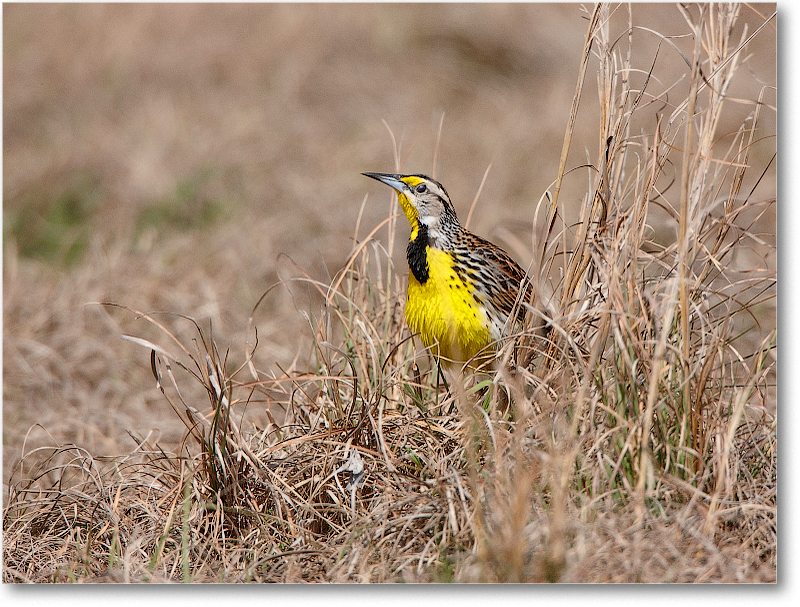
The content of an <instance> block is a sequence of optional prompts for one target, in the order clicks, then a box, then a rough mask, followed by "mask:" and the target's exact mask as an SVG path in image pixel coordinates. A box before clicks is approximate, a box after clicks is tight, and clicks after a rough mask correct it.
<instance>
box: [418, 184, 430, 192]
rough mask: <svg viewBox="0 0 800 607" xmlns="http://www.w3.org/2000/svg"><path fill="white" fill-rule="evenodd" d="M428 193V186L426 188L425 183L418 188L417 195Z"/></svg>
mask: <svg viewBox="0 0 800 607" xmlns="http://www.w3.org/2000/svg"><path fill="white" fill-rule="evenodd" d="M427 191H428V186H426V185H425V184H424V183H421V184H419V185H418V186H417V194H424V193H425V192H427Z"/></svg>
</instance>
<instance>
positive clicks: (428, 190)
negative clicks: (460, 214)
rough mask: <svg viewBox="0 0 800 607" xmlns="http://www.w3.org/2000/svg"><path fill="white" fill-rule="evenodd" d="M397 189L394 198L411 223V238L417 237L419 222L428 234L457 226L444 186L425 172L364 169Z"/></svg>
mask: <svg viewBox="0 0 800 607" xmlns="http://www.w3.org/2000/svg"><path fill="white" fill-rule="evenodd" d="M363 175H366V176H367V177H372V178H373V179H377V180H378V181H380V182H382V183H385V184H386V185H388V186H390V187H392V188H394V189H395V190H397V199H398V200H399V201H400V206H401V207H403V212H404V213H405V214H406V217H407V218H408V223H409V224H411V239H412V240H413V239H414V238H416V235H417V233H418V232H419V228H420V225H424V226H426V228H427V230H428V234H429V236H430V237H431V238H434V239H435V238H436V237H437V236H439V234H440V233H441V232H442V231H443V230H446V229H447V228H453V227H457V226H458V218H457V217H456V212H455V209H454V208H453V204H452V203H451V202H450V196H448V195H447V190H445V189H444V186H443V185H442V184H441V183H439V182H438V181H436V180H435V179H431V178H430V177H428V176H427V175H399V174H396V173H363Z"/></svg>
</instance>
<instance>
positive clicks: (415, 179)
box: [402, 175, 423, 188]
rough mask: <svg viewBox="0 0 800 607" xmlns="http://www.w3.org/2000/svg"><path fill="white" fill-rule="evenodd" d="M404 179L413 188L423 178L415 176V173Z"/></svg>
mask: <svg viewBox="0 0 800 607" xmlns="http://www.w3.org/2000/svg"><path fill="white" fill-rule="evenodd" d="M402 181H403V182H405V183H406V184H408V185H409V186H411V187H412V188H413V187H414V186H417V185H419V184H421V183H422V181H423V180H422V179H420V178H419V177H415V176H414V175H409V176H408V177H403V179H402Z"/></svg>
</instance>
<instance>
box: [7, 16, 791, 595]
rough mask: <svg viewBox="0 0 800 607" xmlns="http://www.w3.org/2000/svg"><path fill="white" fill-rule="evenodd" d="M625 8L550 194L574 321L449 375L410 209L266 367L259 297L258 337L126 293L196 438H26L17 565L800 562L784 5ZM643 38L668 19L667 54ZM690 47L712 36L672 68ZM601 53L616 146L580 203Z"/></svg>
mask: <svg viewBox="0 0 800 607" xmlns="http://www.w3.org/2000/svg"><path fill="white" fill-rule="evenodd" d="M625 10H626V9H625V8H624V7H616V8H614V9H612V8H610V7H609V6H607V5H599V6H598V7H596V8H595V10H594V11H593V12H592V13H591V14H590V15H588V17H589V28H588V32H587V38H586V46H585V49H584V50H585V53H584V63H583V64H582V66H581V72H580V76H579V80H578V87H577V90H576V94H575V101H574V104H573V109H572V116H571V120H570V123H569V125H568V127H567V135H566V137H565V141H564V147H563V153H562V162H561V168H560V170H559V173H558V175H557V178H556V179H555V181H554V185H553V188H552V194H548V195H546V196H543V197H542V201H541V203H540V205H539V207H537V210H536V213H535V218H537V219H538V218H543V219H544V228H545V229H544V230H543V231H540V232H535V233H534V242H533V253H534V257H535V259H536V260H537V261H538V267H539V268H540V270H539V271H538V272H537V276H536V279H537V282H538V283H540V284H537V286H538V287H540V289H539V290H540V293H541V294H542V295H544V294H546V293H553V294H554V295H553V296H552V297H551V298H550V301H549V302H548V305H547V306H545V307H544V308H543V310H545V311H544V312H543V311H542V310H539V309H537V310H533V311H534V312H536V313H537V314H546V316H547V320H548V322H549V325H550V330H549V332H548V333H547V335H546V336H542V335H540V334H537V333H536V332H535V331H534V330H533V329H530V330H528V331H526V332H524V333H523V334H522V335H518V336H514V339H510V340H509V341H508V343H506V344H504V345H503V346H502V347H501V348H500V350H499V352H498V361H499V362H498V365H497V370H496V372H494V373H492V374H490V375H489V376H477V377H471V376H469V375H468V376H467V377H461V376H451V377H450V378H449V385H448V386H447V387H445V386H444V385H440V382H439V381H437V373H436V368H435V366H434V365H432V364H431V361H430V359H429V356H428V354H427V353H426V352H425V351H423V350H421V349H419V348H418V347H415V343H414V341H413V340H412V339H411V337H410V336H409V334H408V330H407V328H406V327H405V325H404V321H403V314H402V307H403V300H404V278H403V274H404V270H402V269H398V268H396V267H395V266H394V265H393V263H392V259H393V249H394V241H393V238H392V235H393V234H394V231H393V222H394V221H395V218H390V219H389V220H388V221H387V223H388V224H389V234H390V238H389V245H388V247H384V246H382V245H381V244H380V242H379V241H378V240H376V238H375V236H376V234H377V233H378V232H379V231H380V230H382V229H383V227H384V224H381V225H379V226H377V227H376V228H375V229H374V230H372V231H371V232H370V233H369V234H368V236H367V237H366V238H360V237H359V229H358V228H357V229H356V241H357V244H356V246H355V247H354V250H353V251H352V254H351V255H350V257H349V259H348V261H347V263H346V264H345V266H344V268H343V269H341V271H339V272H338V273H337V274H336V275H335V276H334V277H333V278H332V279H331V280H330V281H328V282H322V281H318V280H314V279H312V278H311V277H309V276H307V275H306V276H301V277H300V278H298V279H297V280H298V281H300V282H302V283H303V284H304V285H306V286H308V288H310V289H312V290H314V291H316V292H317V294H318V296H319V298H320V299H321V300H322V301H323V302H324V303H323V305H322V307H321V309H320V310H319V311H318V313H315V312H314V311H312V310H305V309H300V310H299V314H300V315H301V316H302V317H303V318H304V319H305V321H306V322H307V324H308V327H309V331H310V334H311V335H312V346H313V349H312V359H313V365H312V368H310V369H309V368H306V369H303V368H300V366H299V364H298V365H293V366H291V367H290V368H286V369H284V370H283V371H281V372H279V373H274V372H266V371H263V370H261V369H259V368H257V366H256V364H255V363H254V360H255V358H254V353H255V352H256V351H257V350H258V348H259V339H258V331H257V325H256V323H254V324H253V326H252V327H251V329H250V330H249V331H248V338H247V343H246V344H235V345H232V346H231V347H230V349H229V348H228V346H223V345H222V344H220V343H219V342H218V341H217V340H216V339H215V336H214V334H213V332H212V330H211V328H210V327H208V328H206V327H204V326H201V324H200V323H198V322H196V321H194V320H193V319H191V318H188V317H184V316H181V315H175V316H172V317H167V316H160V315H155V314H143V313H139V312H136V311H134V310H130V309H129V308H124V307H122V306H117V305H112V304H107V308H108V310H109V312H110V313H114V315H116V312H115V311H117V312H118V311H119V310H120V309H121V308H122V309H123V310H127V311H128V312H130V313H132V314H134V315H136V316H137V318H139V320H140V321H141V322H142V324H143V325H144V324H145V323H147V324H149V325H151V326H149V327H148V328H147V331H146V332H145V331H144V330H143V331H142V333H140V334H139V335H137V336H126V339H127V341H128V342H129V343H133V344H135V345H138V346H143V347H145V348H146V349H147V350H149V351H150V362H151V369H152V373H153V376H154V378H155V380H156V382H157V385H158V388H159V390H160V391H161V393H162V394H163V397H164V400H165V401H166V403H168V404H169V405H170V406H171V408H172V410H173V411H174V413H175V416H176V418H177V419H179V420H180V421H181V423H182V424H183V425H184V427H185V434H184V439H183V441H182V442H181V444H180V446H179V448H178V449H175V450H172V451H171V450H169V449H165V448H163V447H162V446H161V444H160V443H159V442H158V440H155V439H153V438H152V437H150V436H135V437H134V440H135V441H136V443H137V447H136V449H134V450H133V451H131V452H130V453H127V454H124V455H122V456H115V457H98V456H96V455H93V454H92V453H90V452H89V451H87V450H86V449H84V448H81V447H79V446H77V445H57V446H55V447H40V448H36V449H34V450H32V451H30V452H27V453H25V454H24V457H23V459H22V460H21V462H20V464H19V465H18V466H17V467H16V468H15V470H14V474H13V476H12V478H11V480H10V482H9V496H8V499H7V502H6V505H5V509H4V520H3V524H4V565H5V567H4V580H5V581H7V582H28V581H32V582H44V581H50V582H54V581H55V582H61V581H139V582H145V581H155V582H159V581H184V582H234V581H242V582H244V581H247V582H297V581H315V582H322V581H331V582H345V581H364V582H391V581H408V582H442V581H456V582H487V581H491V582H539V581H562V582H600V581H608V582H712V581H717V582H719V581H722V582H774V581H775V580H776V577H777V547H776V542H777V501H776V488H777V486H776V481H777V472H776V455H777V453H776V452H777V432H776V410H775V383H776V382H775V364H776V363H775V361H776V344H775V340H776V332H775V319H774V301H775V289H776V276H775V270H774V267H775V237H774V233H770V229H773V228H774V224H771V223H770V219H772V218H774V213H775V199H774V188H773V189H772V190H770V189H769V188H768V187H767V188H765V184H764V183H763V182H762V180H763V175H764V174H765V173H766V172H767V170H768V168H769V167H770V165H771V164H772V163H773V162H774V156H771V155H769V154H767V155H766V156H759V153H758V152H760V151H761V150H762V149H763V148H762V147H759V145H758V144H759V143H760V142H762V141H763V140H772V143H770V145H773V149H774V133H770V132H767V133H765V132H764V131H763V128H762V126H761V125H762V120H763V116H764V114H765V113H767V112H774V107H772V106H770V104H769V103H768V101H767V99H769V98H771V95H772V92H771V91H770V90H769V89H767V87H765V88H764V90H763V93H762V94H761V95H760V96H759V97H758V99H741V98H737V97H735V96H734V95H733V94H732V93H731V90H732V88H733V87H734V86H735V82H736V75H737V73H738V69H739V68H740V66H741V63H742V61H743V59H744V57H745V53H747V49H748V43H749V42H751V40H752V39H753V38H754V37H756V36H758V34H759V32H760V31H761V28H769V27H773V19H774V16H768V15H766V16H764V20H763V24H762V26H761V27H760V28H757V29H756V30H755V31H742V30H741V29H737V28H736V24H737V19H738V17H739V10H740V8H739V7H738V6H737V5H728V4H725V5H701V6H681V7H679V10H680V11H681V12H682V14H683V16H684V17H685V23H686V25H687V32H688V34H687V35H686V36H676V37H668V36H662V35H658V34H655V33H654V32H653V31H652V30H646V29H644V28H641V27H639V26H634V25H633V23H632V16H630V15H627V16H625V15H624V11H625ZM620 21H622V22H623V25H622V26H619V25H617V24H619V23H620ZM626 21H627V23H625V22H626ZM734 32H738V33H737V34H736V35H735V34H734ZM639 36H648V37H655V39H657V40H658V44H657V51H656V53H655V55H654V56H653V57H650V58H649V59H647V60H640V58H638V57H636V56H635V55H634V53H633V51H632V49H633V47H634V43H635V41H637V40H638V37H639ZM664 53H677V54H679V55H681V57H683V59H684V60H685V71H684V72H683V73H681V74H678V75H676V76H674V77H673V79H672V80H666V79H665V75H664V74H662V73H661V72H659V65H660V64H659V59H660V57H661V56H662V54H664ZM592 61H596V62H597V63H598V69H597V78H596V80H597V84H598V87H597V89H598V98H599V108H598V111H597V114H598V115H599V116H600V121H599V128H598V145H597V149H596V150H595V152H594V154H588V153H587V156H588V158H587V161H586V166H585V168H586V173H587V175H588V182H589V183H590V188H589V193H588V194H587V195H586V197H585V198H584V200H583V204H582V206H581V211H580V216H579V217H578V220H577V221H576V222H575V223H569V222H568V221H567V219H566V213H565V212H564V210H563V201H562V200H561V198H560V192H561V191H562V183H563V180H564V179H570V178H572V177H574V175H575V174H576V171H570V172H567V171H566V166H567V158H568V153H569V150H570V148H571V143H572V142H571V136H572V134H573V128H574V122H575V120H576V119H577V116H578V112H579V102H580V103H582V104H586V103H587V99H586V98H587V97H588V96H587V95H584V93H583V90H582V89H583V87H584V86H586V83H587V82H588V80H587V79H586V77H585V74H586V72H587V71H588V70H587V68H588V65H589V64H590V62H592ZM742 109H744V113H742ZM731 124H734V125H735V126H734V127H733V128H731V127H730V125H731ZM721 125H726V126H725V127H724V128H725V131H721V129H722V128H723V127H722V126H721ZM762 189H766V190H768V193H767V195H765V196H762V195H761V191H762ZM653 225H657V226H659V227H658V229H655V228H654V227H653ZM265 295H266V294H265ZM260 304H261V301H259V305H260ZM258 307H259V306H258V305H257V306H256V308H258ZM255 312H256V310H254V313H255ZM168 318H169V324H168V323H167V319H168ZM180 323H185V324H187V326H188V327H189V328H190V329H191V331H192V332H193V333H194V336H195V337H194V338H193V339H186V338H184V337H182V335H185V334H186V332H185V331H182V332H181V333H180V335H179V334H178V333H177V332H176V331H175V329H174V325H175V324H180ZM153 329H155V331H153ZM145 333H146V335H147V336H146V337H143V336H142V335H145ZM153 335H155V337H152V336H153ZM156 342H158V343H156ZM240 353H241V354H240ZM515 361H516V362H515ZM203 394H204V395H205V396H202V395H203ZM201 398H207V399H208V400H207V401H204V400H201ZM253 410H258V411H266V416H267V418H268V420H269V421H268V423H267V424H266V425H258V424H256V423H254V422H253V421H252V420H251V412H252V411H253ZM132 436H133V435H132Z"/></svg>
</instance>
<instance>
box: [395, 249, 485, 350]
mask: <svg viewBox="0 0 800 607" xmlns="http://www.w3.org/2000/svg"><path fill="white" fill-rule="evenodd" d="M426 254H427V260H428V280H426V281H425V283H424V284H421V283H420V282H419V281H418V280H417V279H416V278H415V277H414V274H413V273H409V276H408V298H407V301H406V321H407V322H408V326H409V327H410V328H411V330H412V331H414V332H418V333H419V334H420V338H421V339H422V342H423V343H424V344H425V345H426V346H429V347H432V348H433V350H434V352H435V353H436V354H438V355H439V356H441V357H442V358H444V359H449V360H452V361H455V362H466V361H467V360H469V359H470V358H472V357H473V356H475V355H476V354H477V353H478V352H480V351H481V350H483V349H484V348H485V347H486V346H487V345H489V344H490V343H491V341H492V337H491V334H490V330H489V323H488V322H487V320H486V314H485V312H484V310H483V307H482V306H481V305H479V304H478V302H477V301H476V300H475V298H474V297H473V296H472V290H471V289H470V287H469V286H468V285H466V284H465V283H464V282H463V281H462V280H461V279H460V278H459V277H458V275H457V274H456V273H455V271H454V270H453V266H452V263H451V258H450V255H449V254H448V253H446V252H444V251H440V250H438V249H433V248H431V247H427V249H426Z"/></svg>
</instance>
